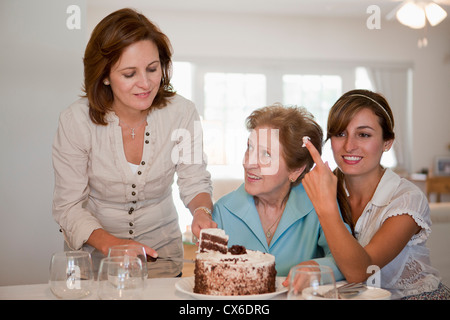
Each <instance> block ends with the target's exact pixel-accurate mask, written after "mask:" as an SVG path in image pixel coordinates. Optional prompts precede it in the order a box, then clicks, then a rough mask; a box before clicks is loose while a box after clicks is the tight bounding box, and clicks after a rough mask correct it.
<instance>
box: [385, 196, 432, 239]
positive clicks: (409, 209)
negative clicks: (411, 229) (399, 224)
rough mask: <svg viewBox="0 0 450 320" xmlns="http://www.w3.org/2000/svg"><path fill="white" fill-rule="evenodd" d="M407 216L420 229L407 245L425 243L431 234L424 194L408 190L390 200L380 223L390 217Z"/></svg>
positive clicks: (428, 209)
mask: <svg viewBox="0 0 450 320" xmlns="http://www.w3.org/2000/svg"><path fill="white" fill-rule="evenodd" d="M403 214H407V215H409V216H411V217H412V218H413V219H414V221H415V222H416V223H417V225H418V226H419V227H421V228H422V229H421V230H420V232H419V233H417V234H415V235H414V236H413V237H412V238H411V240H410V241H409V242H408V245H414V244H418V243H422V242H425V241H426V240H427V238H428V236H429V235H430V233H431V218H430V207H429V205H428V200H427V198H426V196H425V194H424V193H423V192H422V191H420V190H419V189H417V190H410V191H407V192H404V193H402V194H400V195H399V196H398V197H396V198H395V199H392V200H391V202H390V203H389V205H388V208H387V210H385V214H384V217H383V220H382V222H384V221H386V219H388V218H390V217H395V216H400V215H403Z"/></svg>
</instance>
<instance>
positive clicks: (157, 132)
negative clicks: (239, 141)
mask: <svg viewBox="0 0 450 320" xmlns="http://www.w3.org/2000/svg"><path fill="white" fill-rule="evenodd" d="M106 119H107V122H108V124H107V125H106V126H102V125H96V124H94V123H93V122H92V121H91V120H90V117H89V109H88V101H87V99H86V98H82V99H79V100H78V101H76V102H75V103H73V104H72V105H71V106H70V107H69V108H67V109H66V110H64V111H63V112H62V113H61V115H60V119H59V126H58V130H57V132H56V136H55V139H54V143H53V166H54V172H55V190H54V197H53V217H54V219H55V220H56V222H57V223H58V224H59V225H60V227H61V230H62V231H63V234H64V238H65V241H66V243H67V245H68V247H69V248H72V249H75V250H78V249H80V248H82V247H86V245H85V242H86V241H87V239H88V238H89V236H90V235H91V233H92V232H93V231H94V230H95V229H98V228H103V229H105V230H106V231H107V232H109V233H111V234H112V235H114V236H116V237H119V238H129V239H134V240H136V241H139V242H141V243H144V244H146V245H148V246H150V247H152V248H153V249H155V250H156V251H157V252H158V254H159V256H161V257H179V258H181V257H182V256H183V247H182V241H181V232H180V229H179V225H178V214H177V211H176V209H175V206H174V203H173V200H172V183H173V179H174V174H175V173H177V176H178V180H177V183H178V186H179V190H180V197H181V200H182V201H183V203H184V204H185V205H186V206H187V205H188V204H189V202H190V201H191V200H192V199H193V198H194V197H195V196H196V195H197V194H199V193H203V192H206V193H209V194H211V192H212V186H211V179H210V174H209V172H208V171H207V170H206V160H205V157H204V156H203V149H202V130H201V125H200V119H199V116H198V113H197V111H196V108H195V106H194V104H193V103H192V102H191V101H189V100H187V99H185V98H183V97H181V96H179V95H176V96H174V97H173V98H171V99H170V100H169V103H168V105H167V106H166V107H164V108H162V109H155V110H153V111H152V112H150V113H149V115H148V116H147V123H148V125H147V126H146V128H145V138H144V141H145V143H144V147H143V155H142V161H141V163H140V164H139V166H138V168H137V172H136V173H133V171H132V169H131V168H130V165H129V163H128V162H127V160H126V158H125V153H124V148H123V142H122V131H121V127H120V126H119V118H118V117H117V116H116V115H115V113H113V112H110V113H108V114H107V115H106ZM181 267H182V264H178V266H177V267H176V268H175V269H176V270H172V271H171V273H173V274H175V273H176V274H178V273H179V272H180V271H181ZM176 274H175V275H176ZM163 275H165V276H167V275H168V274H163Z"/></svg>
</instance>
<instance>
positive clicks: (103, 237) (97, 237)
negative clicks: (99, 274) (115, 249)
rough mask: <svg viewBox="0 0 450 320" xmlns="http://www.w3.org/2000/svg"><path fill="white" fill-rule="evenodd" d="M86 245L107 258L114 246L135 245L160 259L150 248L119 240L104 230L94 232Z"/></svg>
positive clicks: (135, 242) (127, 240)
mask: <svg viewBox="0 0 450 320" xmlns="http://www.w3.org/2000/svg"><path fill="white" fill-rule="evenodd" d="M86 243H87V244H89V245H91V246H93V247H94V248H96V249H97V250H99V251H100V252H101V253H103V254H104V255H105V256H107V255H108V252H109V248H111V247H112V246H118V245H123V244H135V245H139V246H143V247H144V249H145V253H146V254H147V256H151V257H153V258H157V257H158V253H157V252H156V251H155V250H153V249H152V248H150V247H149V246H146V245H144V244H142V243H140V242H137V241H134V240H129V239H120V238H117V237H115V236H113V235H111V234H110V233H108V232H106V231H105V230H104V229H96V230H94V231H93V232H92V233H91V235H90V237H89V239H88V241H87V242H86Z"/></svg>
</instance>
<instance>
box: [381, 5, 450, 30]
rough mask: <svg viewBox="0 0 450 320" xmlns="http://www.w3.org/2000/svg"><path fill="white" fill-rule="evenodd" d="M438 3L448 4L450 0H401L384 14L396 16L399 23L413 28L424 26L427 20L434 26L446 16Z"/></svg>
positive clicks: (390, 17)
mask: <svg viewBox="0 0 450 320" xmlns="http://www.w3.org/2000/svg"><path fill="white" fill-rule="evenodd" d="M394 1H398V0H394ZM440 5H445V6H450V0H402V1H401V3H400V4H399V5H397V6H396V7H395V8H394V9H393V10H392V11H391V12H389V13H388V14H387V15H386V19H387V20H392V19H393V18H394V17H396V18H397V20H398V21H399V22H400V23H401V24H404V25H405V26H408V27H410V28H413V29H421V28H424V27H425V26H426V24H427V20H428V23H429V24H430V25H431V26H433V27H434V26H435V25H438V24H439V23H441V22H442V21H443V20H444V19H445V18H446V17H447V12H446V11H445V10H444V9H443V8H442V7H441V6H440Z"/></svg>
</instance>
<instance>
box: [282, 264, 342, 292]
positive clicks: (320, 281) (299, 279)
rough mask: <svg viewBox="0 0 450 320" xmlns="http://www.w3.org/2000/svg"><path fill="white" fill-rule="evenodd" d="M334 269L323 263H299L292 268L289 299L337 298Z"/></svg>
mask: <svg viewBox="0 0 450 320" xmlns="http://www.w3.org/2000/svg"><path fill="white" fill-rule="evenodd" d="M337 298H338V292H337V289H336V281H335V279H334V274H333V270H332V269H331V268H330V267H327V266H321V265H297V266H294V267H292V268H291V271H290V280H289V290H288V299H289V300H305V299H306V300H316V299H337Z"/></svg>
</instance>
